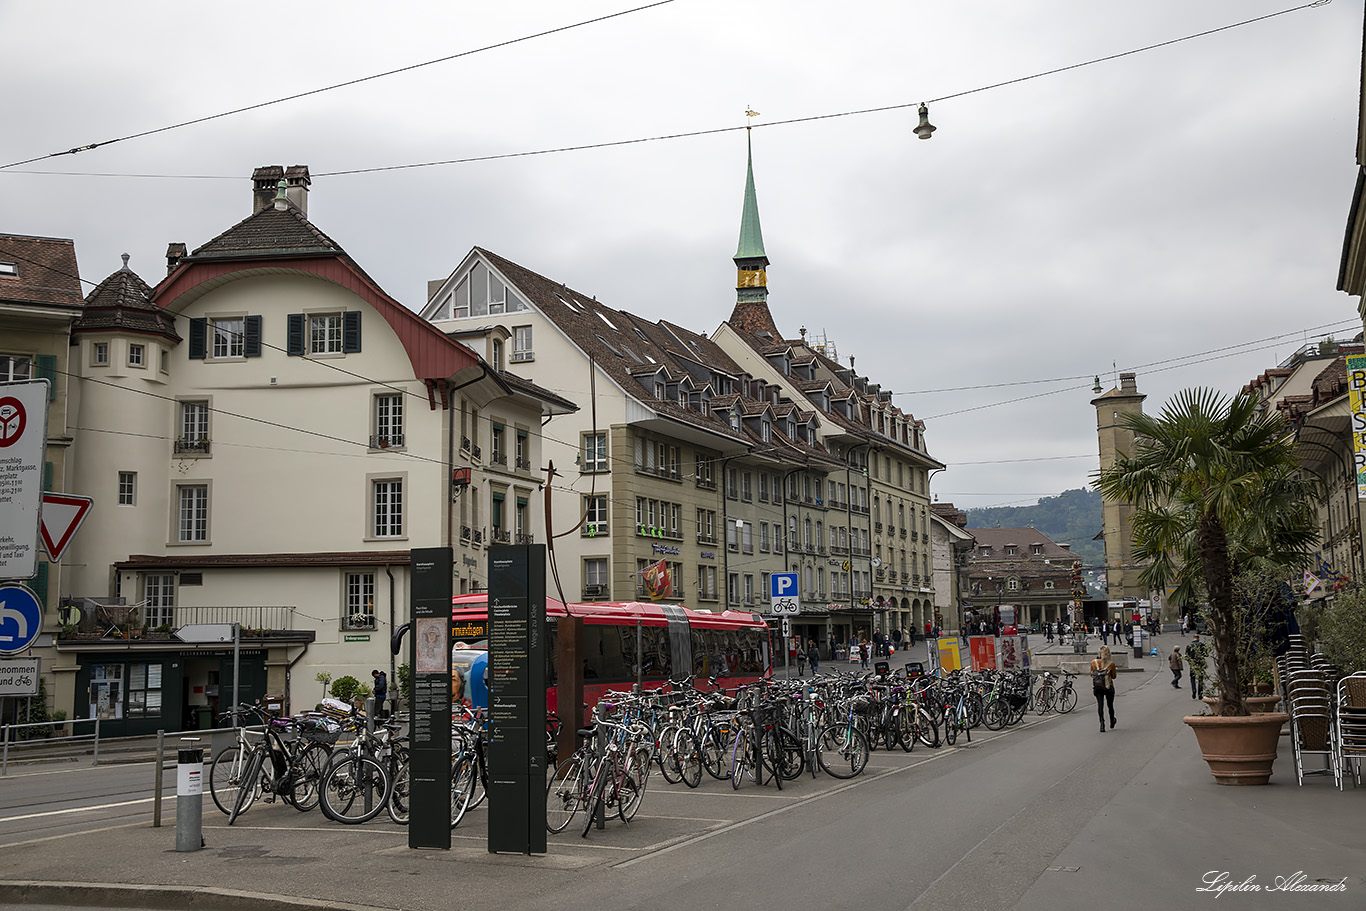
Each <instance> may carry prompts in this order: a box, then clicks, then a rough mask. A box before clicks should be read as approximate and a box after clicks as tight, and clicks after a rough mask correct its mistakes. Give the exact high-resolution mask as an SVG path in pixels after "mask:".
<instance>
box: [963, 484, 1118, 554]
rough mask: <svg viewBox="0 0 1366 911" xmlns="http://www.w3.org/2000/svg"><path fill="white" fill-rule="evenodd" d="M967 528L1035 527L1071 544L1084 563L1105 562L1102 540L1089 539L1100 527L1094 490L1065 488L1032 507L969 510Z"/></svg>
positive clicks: (1098, 508)
mask: <svg viewBox="0 0 1366 911" xmlns="http://www.w3.org/2000/svg"><path fill="white" fill-rule="evenodd" d="M966 512H967V514H968V530H969V531H971V530H972V529H974V528H998V527H999V528H1037V529H1038V530H1039V531H1041V532H1043V533H1044V534H1046V535H1048V537H1049V538H1050V539H1052V540H1053V541H1056V542H1057V543H1059V544H1070V545H1072V551H1073V553H1076V554H1079V555H1080V557H1081V560H1082V562H1083V563H1084V564H1086V565H1087V566H1101V565H1103V564H1104V562H1105V542H1103V541H1095V540H1092V539H1093V538H1095V536H1096V535H1097V534H1099V533H1100V529H1101V522H1102V520H1101V504H1100V494H1099V493H1098V492H1097V491H1094V490H1087V489H1085V488H1082V489H1081V490H1064V491H1063V492H1062V493H1061V494H1059V495H1058V496H1056V497H1044V498H1043V499H1041V500H1039V501H1038V502H1037V503H1036V504H1035V505H1033V506H989V507H986V508H984V509H969V510H966Z"/></svg>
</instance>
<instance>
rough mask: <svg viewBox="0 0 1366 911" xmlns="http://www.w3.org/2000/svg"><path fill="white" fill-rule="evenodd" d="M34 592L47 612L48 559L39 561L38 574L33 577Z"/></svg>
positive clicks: (39, 603)
mask: <svg viewBox="0 0 1366 911" xmlns="http://www.w3.org/2000/svg"><path fill="white" fill-rule="evenodd" d="M33 593H34V594H35V595H37V596H38V605H39V606H40V607H41V608H42V609H43V612H44V613H46V612H47V561H46V560H39V561H38V575H36V576H34V577H33Z"/></svg>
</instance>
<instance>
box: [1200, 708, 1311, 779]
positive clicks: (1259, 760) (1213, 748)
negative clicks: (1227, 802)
mask: <svg viewBox="0 0 1366 911" xmlns="http://www.w3.org/2000/svg"><path fill="white" fill-rule="evenodd" d="M1289 720H1290V716H1289V715H1287V714H1285V713H1284V712H1269V713H1267V714H1262V715H1230V716H1227V717H1225V716H1220V715H1187V716H1186V718H1185V722H1186V724H1188V725H1190V728H1191V730H1192V731H1194V732H1195V739H1196V741H1197V742H1198V743H1199V744H1200V752H1201V754H1203V755H1204V757H1205V762H1207V763H1209V770H1210V774H1211V775H1213V776H1214V780H1215V781H1216V782H1218V783H1219V784H1237V785H1252V784H1266V783H1267V782H1268V781H1270V780H1271V766H1272V764H1273V763H1274V762H1275V761H1276V746H1277V744H1278V743H1279V741H1280V735H1281V726H1282V725H1284V724H1285V723H1286V722H1287V721H1289Z"/></svg>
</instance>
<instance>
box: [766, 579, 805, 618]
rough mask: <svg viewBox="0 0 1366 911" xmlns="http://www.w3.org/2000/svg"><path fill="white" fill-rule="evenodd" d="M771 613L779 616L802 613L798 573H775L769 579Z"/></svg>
mask: <svg viewBox="0 0 1366 911" xmlns="http://www.w3.org/2000/svg"><path fill="white" fill-rule="evenodd" d="M768 599H769V611H770V612H771V613H773V614H777V615H778V616H783V615H785V614H786V615H793V616H795V615H797V614H800V613H801V599H800V597H799V592H798V588H797V574H796V573H773V574H772V575H770V576H769V577H768Z"/></svg>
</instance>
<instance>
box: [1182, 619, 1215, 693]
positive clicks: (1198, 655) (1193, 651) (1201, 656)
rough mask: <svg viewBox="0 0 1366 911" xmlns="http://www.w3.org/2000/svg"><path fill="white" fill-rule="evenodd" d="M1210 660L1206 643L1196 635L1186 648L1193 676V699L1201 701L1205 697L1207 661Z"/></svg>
mask: <svg viewBox="0 0 1366 911" xmlns="http://www.w3.org/2000/svg"><path fill="white" fill-rule="evenodd" d="M1207 658H1209V650H1208V649H1207V648H1206V647H1205V643H1203V642H1201V641H1200V634H1199V633H1196V634H1195V636H1193V637H1192V638H1191V642H1190V645H1188V646H1186V660H1187V661H1188V662H1189V663H1190V675H1191V698H1192V699H1199V698H1201V697H1202V696H1204V695H1205V660H1206V659H1207Z"/></svg>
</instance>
